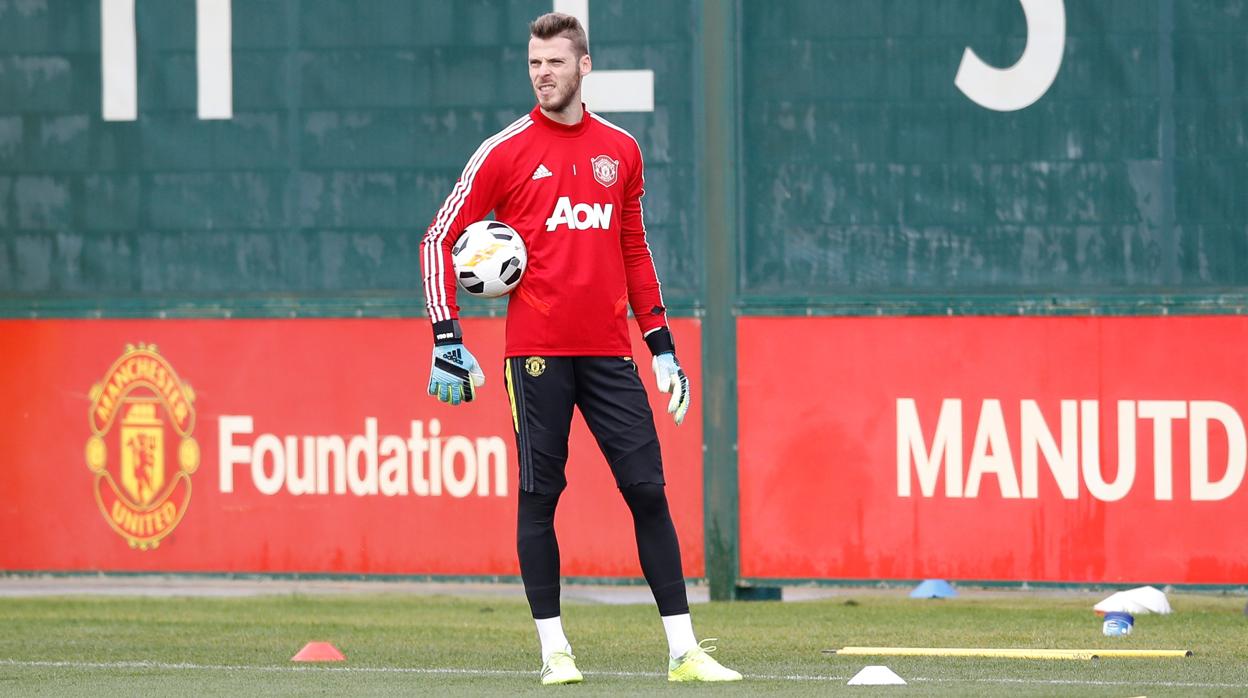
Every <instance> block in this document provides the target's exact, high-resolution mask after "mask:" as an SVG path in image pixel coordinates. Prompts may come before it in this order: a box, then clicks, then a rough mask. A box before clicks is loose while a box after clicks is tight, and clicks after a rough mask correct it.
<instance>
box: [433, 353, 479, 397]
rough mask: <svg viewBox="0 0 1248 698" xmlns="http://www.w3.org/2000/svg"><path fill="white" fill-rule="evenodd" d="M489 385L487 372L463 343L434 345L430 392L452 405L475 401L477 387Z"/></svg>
mask: <svg viewBox="0 0 1248 698" xmlns="http://www.w3.org/2000/svg"><path fill="white" fill-rule="evenodd" d="M480 385H485V373H484V372H483V371H482V370H481V366H480V365H479V364H477V359H476V358H475V357H474V356H473V355H472V354H471V353H470V352H469V351H468V348H467V347H465V346H464V345H463V344H441V345H437V346H434V348H433V368H432V369H430V371H429V394H430V395H432V396H434V397H436V398H437V399H439V400H441V401H442V402H449V403H450V404H452V405H458V404H459V403H461V402H472V400H473V398H475V397H476V396H477V386H480Z"/></svg>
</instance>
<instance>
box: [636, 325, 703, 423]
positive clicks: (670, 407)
mask: <svg viewBox="0 0 1248 698" xmlns="http://www.w3.org/2000/svg"><path fill="white" fill-rule="evenodd" d="M644 337H645V340H646V345H647V346H649V347H650V353H651V354H654V364H653V366H654V377H655V379H656V380H657V381H658V383H659V390H660V391H661V392H664V393H671V394H672V399H671V400H669V401H668V402H667V413H668V414H670V415H672V418H673V419H675V420H676V425H677V426H679V425H680V423H681V422H683V421H685V413H686V412H688V411H689V402H690V400H691V399H692V396H691V395H690V393H689V377H688V376H686V375H685V372H684V370H683V369H681V367H680V362H679V361H677V360H676V341H675V340H674V339H672V331H671V330H669V329H667V327H659V328H656V329H653V330H650V331H649V332H647V333H646V334H645V335H644Z"/></svg>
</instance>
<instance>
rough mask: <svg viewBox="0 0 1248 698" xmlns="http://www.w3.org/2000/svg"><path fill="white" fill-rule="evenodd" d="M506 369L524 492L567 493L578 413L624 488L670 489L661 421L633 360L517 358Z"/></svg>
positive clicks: (552, 357) (504, 371)
mask: <svg viewBox="0 0 1248 698" xmlns="http://www.w3.org/2000/svg"><path fill="white" fill-rule="evenodd" d="M505 364H506V365H505V366H504V370H503V373H504V376H505V377H506V379H507V398H508V399H509V400H510V401H511V417H512V426H513V427H515V430H516V450H517V452H518V454H519V459H518V460H519V461H520V489H521V490H523V491H525V492H536V493H538V494H557V493H559V492H561V491H563V488H564V487H565V486H567V484H568V480H567V477H566V476H565V475H564V466H565V465H566V464H567V462H568V430H569V429H570V427H571V425H572V407H573V406H574V405H575V406H576V407H578V408H580V410H581V416H583V417H584V418H585V423H586V424H588V425H589V430H590V431H591V432H593V434H594V438H595V439H597V441H598V448H600V449H602V454H603V455H604V456H606V458H607V462H608V463H609V464H610V465H611V472H612V474H614V475H615V484H616V486H618V487H626V486H628V485H635V484H638V483H642V482H649V483H655V484H659V485H661V484H664V483H663V459H662V456H661V455H660V453H659V435H658V433H657V432H656V431H655V429H654V414H653V413H652V412H651V411H650V402H649V400H647V398H646V389H645V387H644V386H643V385H642V383H641V376H639V375H638V374H637V364H635V363H633V360H632V359H631V358H627V357H622V356H513V357H510V358H508V359H506V360H505Z"/></svg>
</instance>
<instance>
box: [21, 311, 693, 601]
mask: <svg viewBox="0 0 1248 698" xmlns="http://www.w3.org/2000/svg"><path fill="white" fill-rule="evenodd" d="M672 324H673V332H674V333H675V334H676V336H677V337H678V338H679V341H680V343H681V348H682V351H681V358H682V362H683V364H684V367H685V370H686V371H687V372H688V373H689V374H690V377H691V379H692V381H693V384H694V386H695V390H696V386H698V385H700V384H701V380H700V378H701V375H700V367H701V362H700V353H701V352H700V336H699V335H700V327H699V324H698V322H697V321H696V320H688V319H685V320H674V321H673V323H672ZM464 331H465V335H466V336H467V337H468V338H469V348H470V349H472V351H473V352H474V353H475V355H476V356H477V358H478V359H479V360H480V362H481V363H482V366H483V367H484V368H485V370H486V376H487V382H486V384H485V386H484V387H483V388H482V389H481V392H480V394H479V399H478V400H477V401H476V402H473V403H471V404H466V405H460V406H458V407H451V406H448V405H443V404H442V403H439V402H437V401H436V400H434V399H433V398H431V397H429V396H427V395H426V394H425V388H426V384H427V381H428V376H429V365H430V359H429V347H430V343H431V342H430V336H429V328H428V323H427V322H425V321H423V320H374V319H360V320H344V319H325V320H313V319H300V320H108V321H99V320H96V321H91V320H37V321H0V361H2V363H0V396H3V400H0V444H2V445H3V453H4V455H5V457H4V460H3V462H2V463H0V474H2V475H3V487H2V488H0V537H3V545H0V570H104V571H160V572H257V573H276V572H281V573H351V574H356V573H359V574H413V575H425V574H436V575H515V574H518V567H517V563H516V554H515V497H516V486H517V482H516V473H517V466H516V453H515V441H514V437H513V430H512V419H511V413H510V410H509V408H508V402H507V397H506V390H505V388H504V384H503V376H502V353H503V321H502V320H501V319H467V320H464ZM634 332H635V329H634ZM634 347H635V352H636V354H637V356H638V357H639V358H640V357H646V358H648V357H649V352H648V351H647V350H646V349H645V344H644V343H643V342H642V341H641V339H640V337H639V336H635V337H634ZM637 363H638V366H639V367H640V370H641V374H642V378H643V380H645V381H646V382H647V384H648V386H649V387H651V388H652V387H653V382H654V379H653V374H652V372H651V369H650V365H649V361H648V360H644V359H643V360H639V361H638V362H637ZM650 392H651V393H652V404H653V407H654V410H655V412H656V417H657V419H656V422H657V424H658V428H659V437H660V440H661V441H662V445H663V453H664V457H665V468H666V472H667V481H668V495H669V498H670V500H671V506H672V515H673V518H674V519H675V521H676V528H677V531H678V532H679V534H680V538H681V543H682V545H681V550H682V553H683V555H684V565H685V573H686V574H687V575H689V576H701V575H702V574H703V560H702V549H703V546H702V466H701V461H702V455H701V454H702V448H701V446H702V429H701V424H702V419H701V414H700V412H701V410H700V407H699V406H698V401H697V400H696V399H695V401H694V403H693V405H694V406H693V408H692V410H691V412H690V414H689V416H688V418H687V419H686V420H685V423H684V425H683V426H681V427H679V428H677V427H675V426H674V425H673V424H672V422H671V419H670V418H669V417H668V415H667V414H666V412H665V409H664V406H665V404H666V403H665V401H664V398H665V396H662V395H656V394H657V391H655V390H653V389H652V390H651V391H650ZM695 397H696V395H695ZM568 481H569V485H568V489H567V490H566V491H565V493H564V495H563V498H562V501H561V504H560V508H559V514H558V518H557V521H556V528H557V530H558V535H559V540H560V543H561V552H562V561H563V568H562V571H563V573H564V574H565V575H573V576H601V577H639V576H641V569H640V566H639V565H638V563H637V553H636V546H635V544H634V540H633V527H632V523H631V518H630V516H629V513H628V509H627V507H626V505H625V504H624V502H623V500H622V499H621V498H620V496H619V494H618V492H617V491H616V489H615V485H614V481H613V480H612V478H611V474H610V471H609V469H608V467H607V464H606V462H605V461H604V459H603V457H602V456H601V454H600V453H599V451H598V449H597V445H596V444H595V442H594V440H593V437H592V436H591V435H590V434H589V431H588V429H587V428H586V427H585V425H584V422H583V421H582V420H581V418H580V417H579V416H577V417H576V418H575V419H574V423H573V435H572V442H571V446H570V458H569V464H568Z"/></svg>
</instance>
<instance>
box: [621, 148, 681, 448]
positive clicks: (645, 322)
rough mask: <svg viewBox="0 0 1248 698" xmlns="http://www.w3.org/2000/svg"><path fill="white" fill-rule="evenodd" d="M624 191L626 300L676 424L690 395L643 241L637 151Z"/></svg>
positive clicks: (642, 180) (642, 188)
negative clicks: (648, 351) (648, 350)
mask: <svg viewBox="0 0 1248 698" xmlns="http://www.w3.org/2000/svg"><path fill="white" fill-rule="evenodd" d="M636 158H637V159H636V163H635V166H634V167H633V168H630V169H633V170H634V171H633V172H632V173H631V176H630V177H629V179H628V181H627V182H626V185H625V186H626V189H625V192H624V215H623V216H622V217H621V220H620V226H621V229H620V244H621V247H622V248H623V254H624V273H625V275H626V277H627V281H628V303H629V305H631V306H632V308H633V316H634V317H636V318H637V326H638V327H639V328H641V334H642V336H643V337H645V339H646V345H647V346H648V347H650V353H651V354H652V355H653V356H654V360H653V366H654V375H655V378H656V379H657V381H658V384H659V390H660V391H662V392H665V393H671V394H672V399H671V400H669V401H668V405H667V411H668V413H669V414H671V415H672V418H673V419H674V420H676V423H677V424H680V423H681V422H683V421H684V420H685V414H686V413H687V412H688V411H689V403H690V401H691V395H690V390H689V378H688V376H686V375H685V371H684V369H682V368H681V367H680V362H679V361H677V360H676V342H675V340H674V339H673V338H672V331H671V330H670V329H669V328H668V326H667V308H665V307H664V306H663V292H662V288H661V287H660V285H659V275H658V272H656V271H655V269H654V258H653V256H651V254H650V245H649V243H648V242H646V225H645V221H644V220H643V216H642V206H641V197H643V196H645V193H646V191H645V175H644V172H643V166H642V162H641V152H640V150H639V151H638V152H637V154H636Z"/></svg>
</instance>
